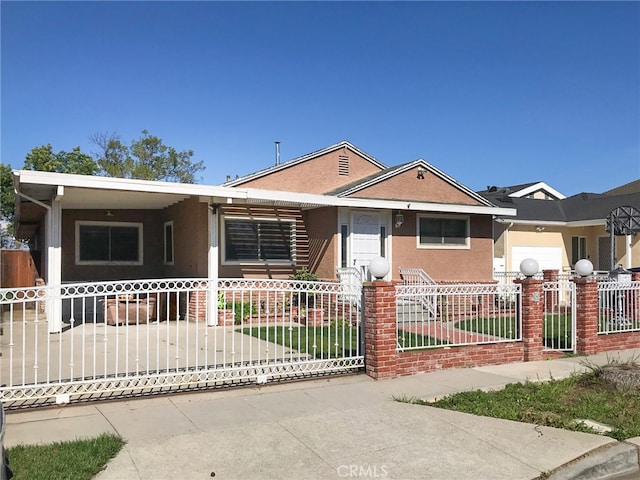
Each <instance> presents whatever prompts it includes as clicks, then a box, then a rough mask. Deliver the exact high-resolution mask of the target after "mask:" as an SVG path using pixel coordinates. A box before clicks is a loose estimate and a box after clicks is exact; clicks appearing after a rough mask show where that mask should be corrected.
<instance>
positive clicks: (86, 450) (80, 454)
mask: <svg viewBox="0 0 640 480" xmlns="http://www.w3.org/2000/svg"><path fill="white" fill-rule="evenodd" d="M123 445H124V441H123V440H122V439H121V438H120V437H118V436H116V435H112V434H102V435H100V436H98V437H96V438H92V439H88V440H75V441H71V442H56V443H50V444H46V445H18V446H16V447H12V448H10V449H9V462H10V465H11V470H13V474H14V477H13V480H85V479H86V480H89V479H91V478H93V477H94V476H95V475H97V474H98V473H99V472H100V471H102V470H103V469H104V467H105V466H106V464H107V462H108V461H109V460H110V459H111V458H113V457H115V456H116V454H117V453H118V452H119V451H120V449H121V448H122V447H123Z"/></svg>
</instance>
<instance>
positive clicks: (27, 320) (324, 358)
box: [0, 279, 364, 409]
mask: <svg viewBox="0 0 640 480" xmlns="http://www.w3.org/2000/svg"><path fill="white" fill-rule="evenodd" d="M360 288H361V286H359V285H351V284H345V283H342V284H341V283H331V282H301V281H291V280H282V281H277V280H244V279H226V280H222V279H221V280H218V281H210V280H207V279H159V280H138V281H125V282H99V283H77V284H65V285H63V286H62V287H61V288H59V289H52V288H49V287H35V288H20V289H0V315H1V317H0V348H1V352H2V357H1V361H2V363H1V365H0V399H1V400H2V402H3V403H4V404H5V406H6V407H7V408H9V409H11V408H20V407H29V406H35V405H48V404H53V403H68V402H75V401H83V400H90V399H95V398H110V397H122V396H130V395H141V394H150V393H157V392H167V391H180V390H189V389H199V388H212V387H220V386H228V385H237V384H247V383H256V382H257V383H266V382H271V381H279V380H287V379H294V378H304V377H310V376H317V375H327V374H336V373H346V372H351V371H354V370H357V369H359V368H361V367H362V366H363V365H364V356H363V352H361V351H360V350H361V348H360V344H361V331H360V307H359V302H355V301H354V299H358V300H359V299H360ZM60 311H61V312H62V322H60V321H59V318H58V321H57V322H49V321H48V315H47V312H60ZM56 325H59V326H60V328H57V327H56ZM52 328H53V330H54V331H52Z"/></svg>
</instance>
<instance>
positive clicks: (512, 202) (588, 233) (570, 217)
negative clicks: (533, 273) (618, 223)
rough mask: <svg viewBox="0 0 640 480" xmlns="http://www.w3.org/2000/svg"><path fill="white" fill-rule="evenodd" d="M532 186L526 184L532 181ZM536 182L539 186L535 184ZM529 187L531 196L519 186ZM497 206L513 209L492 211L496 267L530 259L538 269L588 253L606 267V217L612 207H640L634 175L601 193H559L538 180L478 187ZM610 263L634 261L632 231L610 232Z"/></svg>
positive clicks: (566, 264)
mask: <svg viewBox="0 0 640 480" xmlns="http://www.w3.org/2000/svg"><path fill="white" fill-rule="evenodd" d="M534 185H535V186H537V187H532V186H534ZM540 186H542V188H539V187H540ZM532 188H533V190H535V195H534V197H533V198H531V197H530V196H528V195H527V194H525V195H522V192H523V191H526V190H529V193H531V189H532ZM478 193H479V194H480V195H482V196H483V197H484V198H486V199H487V200H489V201H491V202H492V203H494V204H496V205H499V206H502V207H512V208H516V210H517V212H518V213H517V215H516V217H515V218H514V217H503V216H497V217H496V219H495V224H494V240H495V252H494V255H495V260H494V268H495V269H496V270H497V271H517V270H518V268H519V265H520V262H521V261H522V260H523V259H524V258H527V257H532V258H535V259H536V260H537V261H538V263H539V264H540V267H541V268H542V269H556V270H559V271H561V272H562V271H569V270H571V269H573V267H574V265H575V263H576V261H578V260H579V259H582V258H588V259H590V260H591V262H592V263H593V265H594V268H595V269H596V270H602V271H609V270H610V269H611V236H610V234H609V233H608V232H607V231H606V229H605V227H606V222H607V218H608V216H609V214H610V213H611V211H613V210H614V209H616V208H618V207H635V208H636V209H640V180H636V181H634V182H631V183H629V184H626V185H623V186H621V187H618V188H615V189H612V190H610V191H608V192H605V193H602V194H596V193H579V194H577V195H574V196H571V197H565V196H564V195H562V194H560V193H559V192H557V191H556V190H553V189H552V188H551V187H549V186H548V185H546V184H544V183H543V182H538V183H535V184H526V185H517V186H511V187H489V188H487V190H484V191H481V192H478ZM613 255H614V258H613V260H614V262H613V263H614V265H618V264H621V265H623V266H624V267H626V268H630V267H635V266H640V241H639V236H638V235H637V234H630V235H624V236H616V237H614V253H613Z"/></svg>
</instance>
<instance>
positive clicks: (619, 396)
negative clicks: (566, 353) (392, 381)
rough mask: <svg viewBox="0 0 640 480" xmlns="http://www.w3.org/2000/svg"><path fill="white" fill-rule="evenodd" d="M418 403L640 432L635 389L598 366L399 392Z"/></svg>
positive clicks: (617, 432) (624, 433) (625, 433)
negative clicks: (424, 392) (430, 398)
mask: <svg viewBox="0 0 640 480" xmlns="http://www.w3.org/2000/svg"><path fill="white" fill-rule="evenodd" d="M397 400H399V401H409V402H411V403H417V404H421V405H431V406H434V407H439V408H445V409H448V410H455V411H459V412H466V413H472V414H475V415H482V416H487V417H495V418H503V419H507V420H515V421H518V422H527V423H533V424H537V425H544V426H550V427H557V428H563V429H567V430H574V431H583V432H590V433H596V432H593V431H592V430H590V429H589V428H588V427H586V426H584V425H583V424H580V423H576V420H577V419H589V420H594V421H596V422H600V423H604V424H605V425H610V426H611V427H613V429H614V430H613V431H612V432H610V433H608V434H607V435H608V436H611V437H613V438H616V439H617V440H625V439H627V438H631V437H635V436H639V435H640V392H639V391H638V390H632V389H623V390H617V389H615V388H614V387H612V386H611V385H609V384H608V383H607V382H605V381H604V380H602V379H601V378H600V377H599V374H598V370H597V369H593V371H591V372H589V373H586V374H582V375H576V376H572V377H569V378H567V379H564V380H554V381H550V382H545V383H532V382H527V383H517V384H511V385H507V386H506V387H505V388H504V389H503V390H500V391H496V392H482V391H479V390H477V391H472V392H463V393H458V394H454V395H449V396H447V397H445V398H442V399H440V400H437V401H435V402H424V401H421V400H416V399H406V398H404V399H403V398H399V399H397Z"/></svg>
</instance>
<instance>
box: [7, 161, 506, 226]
mask: <svg viewBox="0 0 640 480" xmlns="http://www.w3.org/2000/svg"><path fill="white" fill-rule="evenodd" d="M14 175H15V176H17V177H18V181H19V183H20V184H24V185H26V184H33V185H50V186H66V187H78V188H87V189H92V188H93V189H98V190H109V191H118V190H119V191H128V192H136V193H164V194H172V195H182V196H191V195H194V196H201V197H207V198H210V199H211V203H226V204H236V203H239V204H248V203H254V204H261V203H262V204H268V205H276V206H278V205H281V206H297V207H300V208H317V207H348V208H372V209H387V210H412V211H423V212H441V213H467V214H478V215H504V216H515V215H516V209H515V208H502V207H497V206H495V205H493V204H488V205H460V204H442V203H431V202H408V201H405V200H379V199H365V198H352V197H346V198H344V197H336V196H333V195H319V194H312V193H297V192H285V191H277V190H262V189H256V188H239V187H218V186H207V185H198V184H188V183H170V182H154V181H148V180H132V179H122V178H111V177H93V176H89V175H71V174H66V173H52V172H38V171H32V170H18V171H15V172H14ZM443 175H444V174H443ZM63 207H64V205H63Z"/></svg>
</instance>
